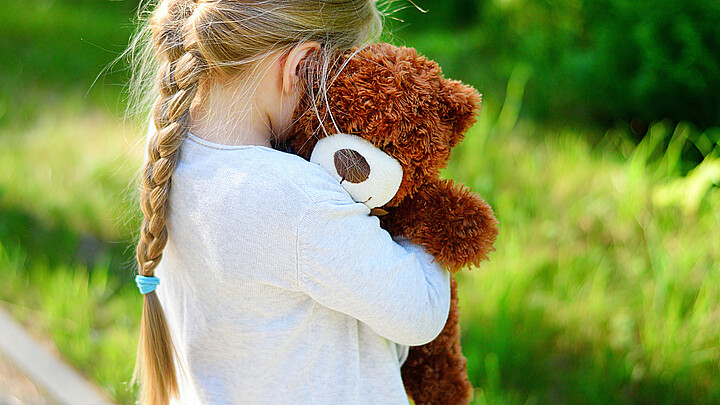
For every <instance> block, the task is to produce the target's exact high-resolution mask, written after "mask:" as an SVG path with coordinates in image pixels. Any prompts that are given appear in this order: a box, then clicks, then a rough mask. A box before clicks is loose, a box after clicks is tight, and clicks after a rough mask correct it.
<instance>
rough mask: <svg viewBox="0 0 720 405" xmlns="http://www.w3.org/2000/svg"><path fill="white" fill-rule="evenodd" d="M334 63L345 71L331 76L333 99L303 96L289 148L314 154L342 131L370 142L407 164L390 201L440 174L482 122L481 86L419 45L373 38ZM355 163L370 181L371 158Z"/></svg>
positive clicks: (396, 201) (329, 94)
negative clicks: (448, 73)
mask: <svg viewBox="0 0 720 405" xmlns="http://www.w3.org/2000/svg"><path fill="white" fill-rule="evenodd" d="M334 69H335V72H337V71H339V73H331V74H330V76H329V77H330V80H331V81H330V82H329V83H328V85H327V97H323V96H322V95H323V94H324V93H323V92H321V91H320V90H319V89H318V88H313V89H308V91H307V92H306V95H305V96H304V97H302V98H301V101H300V104H299V106H298V109H297V111H298V113H297V115H296V117H295V118H294V122H295V123H294V125H293V127H292V128H291V133H290V134H289V136H288V144H289V145H288V146H289V147H290V149H291V150H292V151H293V152H294V153H297V154H298V155H300V156H302V157H304V158H306V159H309V158H310V155H311V153H312V151H313V148H315V145H316V144H317V142H318V141H319V140H320V139H321V138H325V137H328V136H331V135H333V134H336V133H345V134H351V135H357V136H359V137H360V138H362V139H364V140H366V141H368V142H369V143H371V144H372V145H374V146H375V147H377V148H379V149H380V150H382V151H384V152H385V153H387V154H388V155H389V156H391V157H392V158H394V159H395V160H397V162H399V164H400V166H401V168H402V181H401V183H400V186H399V188H398V191H397V193H396V194H395V196H394V197H393V198H392V199H391V200H390V201H389V202H388V203H387V204H385V206H386V207H392V206H396V205H398V204H399V203H400V202H402V200H403V199H404V198H405V197H407V196H408V195H413V194H414V193H415V192H417V190H418V187H419V186H420V185H422V184H423V183H425V182H426V180H427V179H429V178H433V179H435V178H437V177H438V176H439V171H440V169H442V168H443V167H445V165H446V164H447V161H448V159H449V158H450V150H451V148H452V147H454V146H455V145H456V144H457V143H458V142H460V140H461V139H462V137H463V135H464V134H465V132H466V131H467V130H468V128H470V126H471V125H472V124H473V123H474V122H475V113H476V111H477V109H478V108H479V105H480V95H479V94H478V93H477V91H475V89H473V88H472V87H470V86H467V85H464V84H462V83H460V82H458V81H454V80H449V79H446V78H444V77H443V75H442V72H441V70H440V67H439V66H438V64H437V63H435V62H433V61H431V60H429V59H427V58H426V57H424V56H421V55H419V54H418V53H417V52H416V51H415V50H414V49H412V48H404V47H395V46H392V45H389V44H383V43H380V44H373V45H370V46H368V47H366V48H364V49H362V50H360V51H359V52H356V51H349V52H346V53H345V54H343V55H341V56H340V58H339V60H338V62H337V63H336V64H335V68H334ZM312 95H320V97H315V99H313V96H312ZM346 151H347V152H349V154H347V153H346V156H344V157H345V158H348V159H352V158H353V157H354V156H352V155H354V154H355V152H354V151H353V150H352V149H351V148H348V149H346ZM335 159H336V161H335V165H336V167H340V166H342V162H339V161H338V157H337V155H336V157H335ZM360 160H361V161H363V160H364V159H363V158H362V157H360ZM338 165H340V166H338ZM353 165H354V167H355V170H354V172H353V173H354V174H353V173H350V175H352V176H353V177H356V179H355V180H354V181H359V182H361V181H363V179H364V178H366V177H367V174H368V172H369V171H372V167H370V166H369V165H367V164H366V162H362V164H361V165H358V164H357V163H353ZM366 166H367V167H366Z"/></svg>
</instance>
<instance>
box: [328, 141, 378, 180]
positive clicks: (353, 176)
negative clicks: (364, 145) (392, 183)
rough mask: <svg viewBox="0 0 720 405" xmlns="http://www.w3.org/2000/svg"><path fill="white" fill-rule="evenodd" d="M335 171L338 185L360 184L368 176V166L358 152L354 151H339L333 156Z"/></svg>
mask: <svg viewBox="0 0 720 405" xmlns="http://www.w3.org/2000/svg"><path fill="white" fill-rule="evenodd" d="M333 158H334V159H333V160H334V162H335V170H337V173H338V174H339V175H340V177H341V180H340V183H342V182H343V181H345V180H347V181H349V182H350V183H362V182H363V181H365V180H367V179H368V177H369V176H370V164H369V163H368V161H367V159H365V157H364V156H363V155H361V154H360V152H358V151H356V150H354V149H340V150H338V151H336V152H335V154H334V155H333Z"/></svg>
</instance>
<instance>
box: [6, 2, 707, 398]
mask: <svg viewBox="0 0 720 405" xmlns="http://www.w3.org/2000/svg"><path fill="white" fill-rule="evenodd" d="M415 4H416V5H417V7H415V6H413V5H412V4H411V3H409V2H403V1H394V2H389V3H385V4H384V5H383V6H382V7H383V8H385V9H387V10H388V11H393V13H392V14H391V16H389V17H388V18H387V21H386V25H387V26H388V27H389V28H390V32H391V33H390V34H387V35H386V40H390V41H393V42H395V43H397V44H407V45H409V46H415V47H416V48H418V49H419V50H420V51H421V52H423V53H425V54H426V55H427V56H429V57H430V58H432V59H435V60H437V61H438V62H440V64H441V65H442V66H443V68H444V71H445V73H446V75H448V76H449V77H452V78H456V79H461V80H463V81H466V82H468V83H470V84H472V85H474V86H475V87H476V88H478V89H479V90H480V91H481V92H482V93H483V97H484V103H483V109H482V112H481V115H480V117H479V120H478V123H477V125H476V126H475V127H474V128H472V129H471V130H470V132H469V133H468V134H467V136H466V139H465V141H464V142H463V143H462V144H461V145H460V146H459V147H458V148H457V149H456V150H455V153H454V157H453V160H452V161H451V163H450V165H449V167H448V169H447V170H446V171H445V172H444V175H445V176H448V177H452V178H454V179H456V180H459V181H462V182H464V183H465V184H467V185H469V186H471V187H472V188H473V189H474V190H475V191H477V192H478V193H480V194H482V195H483V196H484V197H485V198H486V199H487V200H488V202H489V203H490V204H491V205H492V206H493V207H494V209H495V211H496V214H497V217H498V219H499V221H500V226H501V230H500V236H499V239H498V242H497V245H496V246H497V251H496V252H495V253H493V254H492V255H491V258H490V261H489V262H487V263H484V264H483V265H482V266H481V267H480V268H479V269H469V270H468V271H465V272H463V273H462V274H461V275H460V276H459V281H460V294H461V296H460V300H461V301H460V302H461V308H462V316H463V318H462V328H463V348H464V349H463V350H464V353H465V355H466V357H467V358H468V367H469V372H470V377H471V379H472V382H473V384H474V386H475V387H476V392H475V403H478V404H484V403H493V404H546V403H550V404H575V403H597V404H607V403H636V404H684V403H694V404H716V403H720V378H719V377H720V244H719V243H718V240H720V210H718V209H717V208H718V206H719V205H718V204H719V203H720V189H719V188H718V184H719V183H720V147H719V146H718V144H719V140H720V128H719V127H720V28H718V27H719V24H718V21H720V2H717V1H716V0H693V1H690V0H672V1H670V0H668V1H650V0H587V1H581V0H445V1H443V2H437V1H436V2H430V1H427V0H426V1H420V0H416V1H415ZM0 6H1V7H2V9H3V10H4V13H3V15H4V18H3V23H2V24H0V275H1V276H2V279H1V281H2V282H0V305H1V306H2V307H3V308H5V309H6V310H8V311H9V312H11V313H12V314H13V315H14V316H15V317H16V319H18V320H20V321H21V322H23V323H24V324H25V325H26V326H27V327H28V328H29V329H30V330H32V331H33V332H34V333H35V334H36V335H37V336H39V337H41V338H42V339H44V340H46V341H48V342H52V344H53V345H54V346H55V347H57V349H58V351H59V352H60V353H61V354H62V355H63V356H64V357H65V358H66V359H68V360H69V361H70V362H72V364H73V365H74V366H75V367H76V368H77V369H79V370H80V371H81V372H83V373H85V374H86V375H87V376H88V377H89V378H91V379H93V380H94V381H96V382H97V383H98V384H100V385H101V386H102V387H103V388H104V389H106V390H107V391H108V392H109V393H110V395H112V396H113V397H114V398H115V399H116V400H117V401H118V402H119V403H122V404H130V403H133V398H134V391H133V389H132V388H131V387H130V386H129V383H128V381H129V379H130V375H131V373H132V367H133V363H134V354H135V346H136V342H137V328H138V323H139V319H140V307H141V297H140V295H139V294H138V293H137V291H136V289H135V286H134V284H132V275H133V272H134V267H133V266H134V262H133V244H134V235H135V232H136V229H137V228H138V226H139V222H140V212H139V209H138V208H137V203H136V189H137V187H136V185H135V184H136V179H137V171H138V169H139V167H140V164H141V160H142V155H143V153H142V147H141V146H139V145H142V144H143V140H142V136H143V131H142V128H143V123H141V122H136V121H134V120H133V119H132V118H130V119H126V118H123V117H124V116H123V113H124V108H125V102H126V101H125V97H126V95H125V93H123V86H125V82H126V80H127V77H128V72H127V69H126V67H125V65H123V62H121V63H119V64H116V65H114V66H113V67H112V68H110V69H107V70H106V71H103V69H105V68H107V67H108V66H109V64H110V62H111V61H113V60H114V59H115V58H116V57H117V56H118V55H119V53H120V52H122V50H123V49H124V48H125V46H126V45H127V41H128V38H129V36H130V35H131V33H132V32H133V29H134V28H133V20H134V18H135V15H136V8H137V1H131V0H127V1H126V0H115V1H110V0H83V1H81V0H74V1H71V0H64V1H62V0H54V1H53V0H27V1H23V2H18V1H11V0H0ZM419 9H422V11H421V10H419ZM424 11H426V12H424Z"/></svg>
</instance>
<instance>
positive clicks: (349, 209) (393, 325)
mask: <svg viewBox="0 0 720 405" xmlns="http://www.w3.org/2000/svg"><path fill="white" fill-rule="evenodd" d="M368 214H369V209H368V208H367V207H366V206H365V205H364V204H359V203H355V202H352V201H349V200H346V201H340V200H328V201H322V202H317V203H314V204H313V205H312V206H311V207H310V208H309V209H308V211H307V212H306V213H305V216H304V217H303V220H302V221H301V222H300V225H299V227H298V234H297V256H298V257H297V259H298V265H297V271H298V283H299V285H300V288H301V289H302V290H303V291H304V292H305V293H307V294H308V295H310V296H311V297H312V298H313V299H315V300H316V301H318V302H319V303H320V304H322V305H325V306H326V307H328V308H331V309H334V310H336V311H340V312H343V313H346V314H348V315H350V316H352V317H354V318H357V319H358V320H360V321H362V322H363V323H365V324H367V325H368V326H370V327H371V328H372V329H373V330H374V331H375V332H376V333H377V334H379V335H381V336H383V337H385V338H387V339H389V340H392V341H394V342H397V343H399V344H405V345H422V344H425V343H427V342H429V341H431V340H433V339H434V338H435V337H436V336H437V335H438V334H439V333H440V331H441V330H442V329H443V326H444V325H445V322H446V320H447V316H448V311H449V309H450V279H449V274H448V273H447V272H446V271H444V270H443V269H442V267H440V265H439V264H438V263H434V262H433V257H432V256H431V255H430V254H428V253H426V252H425V251H424V249H423V248H422V247H420V246H418V245H414V244H412V243H410V242H409V241H408V240H407V239H398V243H396V242H395V241H393V239H392V238H391V237H390V235H389V234H388V233H387V232H386V231H385V230H383V229H382V228H380V225H379V221H378V219H377V217H374V216H369V215H368Z"/></svg>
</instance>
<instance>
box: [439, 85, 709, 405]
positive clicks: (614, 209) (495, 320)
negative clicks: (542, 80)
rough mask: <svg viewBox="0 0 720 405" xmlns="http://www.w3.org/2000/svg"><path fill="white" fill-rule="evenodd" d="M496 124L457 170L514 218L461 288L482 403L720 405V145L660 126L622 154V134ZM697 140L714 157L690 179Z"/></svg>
mask: <svg viewBox="0 0 720 405" xmlns="http://www.w3.org/2000/svg"><path fill="white" fill-rule="evenodd" d="M516 84H518V85H522V80H520V81H519V82H518V83H516ZM513 92H515V94H516V95H520V94H521V92H519V91H518V89H512V88H510V89H509V91H508V94H509V95H510V96H511V97H510V98H509V100H508V102H509V103H513V102H515V103H517V102H518V101H517V100H518V99H515V100H513V99H512V95H513ZM506 108H507V106H506ZM496 115H497V114H496V113H495V112H494V111H492V107H490V108H489V109H486V110H485V112H484V114H483V117H482V118H481V124H479V125H478V126H476V127H475V129H474V130H473V131H471V132H470V134H468V139H467V140H466V142H465V143H464V144H462V145H461V146H460V147H459V149H458V150H457V153H456V155H455V159H454V160H453V161H452V162H451V165H450V166H449V169H448V170H447V174H448V175H450V176H451V177H454V178H457V179H461V180H464V181H465V182H467V183H468V184H470V185H471V186H473V187H474V188H475V189H476V190H477V191H478V192H480V193H481V194H483V195H485V196H486V197H487V198H488V200H489V202H490V203H491V205H492V206H493V207H494V208H495V210H496V214H497V216H498V219H499V221H500V237H499V239H498V243H497V252H495V253H494V254H493V255H492V256H491V258H490V261H489V262H488V263H485V264H483V265H482V266H481V268H480V269H475V270H473V271H472V272H469V273H466V274H464V275H463V276H462V278H461V283H460V288H461V292H460V294H461V296H460V299H461V307H462V314H463V325H464V330H465V334H464V346H463V347H464V351H465V354H466V355H467V357H468V359H469V368H470V373H471V377H472V379H473V382H474V383H475V384H476V386H477V387H479V388H478V392H477V395H476V397H477V398H476V402H478V403H485V402H487V403H526V402H530V403H558V402H559V403H585V402H589V403H627V402H631V403H717V402H718V401H720V382H719V381H718V379H717V375H718V372H719V371H720V291H719V290H718V285H720V284H718V281H720V280H719V279H720V246H718V243H717V240H718V239H719V238H720V212H718V210H717V209H714V208H716V207H718V204H720V190H718V188H717V187H715V186H713V184H715V185H716V184H718V183H720V171H718V170H717V169H716V165H717V162H718V157H719V156H718V147H717V138H715V137H714V135H713V134H712V133H710V132H708V133H705V134H702V133H698V132H697V131H694V132H693V130H692V128H691V127H690V126H688V125H685V124H682V125H680V126H678V127H677V128H672V127H668V125H667V124H665V123H659V124H657V125H656V126H654V127H653V128H652V129H651V134H650V135H649V136H648V137H647V138H646V139H645V141H643V142H642V143H641V144H640V146H639V147H637V148H631V147H628V145H623V147H621V148H617V147H614V146H612V145H613V144H617V143H618V142H619V143H623V142H624V141H623V139H618V138H616V137H618V134H617V133H610V134H608V135H607V137H606V138H605V141H604V142H602V143H601V144H600V145H591V144H590V142H588V141H587V140H586V139H587V138H588V137H587V136H583V135H584V134H580V133H572V132H562V133H547V134H542V133H535V132H536V131H537V129H536V128H534V127H532V126H528V125H523V123H520V125H518V126H517V127H515V129H514V130H511V131H507V132H497V131H495V129H497V125H487V122H488V121H489V122H492V117H494V116H496ZM500 116H502V114H500ZM482 120H485V121H486V124H485V125H483V124H482ZM510 121H513V119H510ZM501 124H502V122H501ZM503 125H504V124H503ZM508 128H509V127H508ZM666 131H671V133H672V131H674V134H673V135H672V137H671V141H670V146H669V147H667V148H666V149H664V150H663V149H662V148H660V149H658V145H659V142H658V141H657V139H663V138H664V136H665V135H666V134H667V132H666ZM662 132H665V133H662ZM691 139H692V140H694V142H700V143H702V142H704V141H706V142H704V143H705V146H706V147H704V148H703V151H704V152H705V160H704V161H703V163H702V164H701V165H699V166H698V167H697V168H696V169H694V170H693V171H691V172H690V173H689V174H688V175H687V176H682V173H683V170H682V168H681V165H680V159H679V158H678V157H679V154H680V153H681V150H682V149H683V146H685V145H686V143H689V142H690V140H691ZM477 150H481V152H479V153H478V152H476V151H477ZM623 150H625V151H629V153H628V156H624V155H623ZM698 173H701V174H698ZM669 189H670V190H675V189H679V190H680V191H667V190H669ZM685 190H691V191H692V194H689V193H686V191H685Z"/></svg>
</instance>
